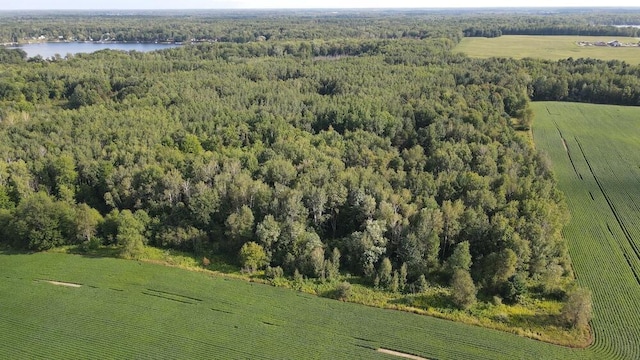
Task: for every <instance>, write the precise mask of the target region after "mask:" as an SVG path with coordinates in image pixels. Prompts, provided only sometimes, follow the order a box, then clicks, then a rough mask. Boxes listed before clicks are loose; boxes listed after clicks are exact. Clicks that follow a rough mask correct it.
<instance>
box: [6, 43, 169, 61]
mask: <svg viewBox="0 0 640 360" xmlns="http://www.w3.org/2000/svg"><path fill="white" fill-rule="evenodd" d="M177 46H181V45H177V44H153V43H145V44H141V43H92V42H50V43H38V44H24V45H20V46H18V47H10V48H11V49H15V48H18V49H22V50H24V51H25V52H26V53H27V56H28V57H34V56H38V55H40V56H42V57H43V58H45V59H46V58H52V57H54V56H55V55H56V54H59V55H60V56H62V57H65V56H66V55H67V54H79V53H92V52H95V51H98V50H104V49H112V50H124V51H131V50H135V51H140V52H148V51H154V50H160V49H169V48H172V47H177Z"/></svg>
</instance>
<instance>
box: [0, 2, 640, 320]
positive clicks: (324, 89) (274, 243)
mask: <svg viewBox="0 0 640 360" xmlns="http://www.w3.org/2000/svg"><path fill="white" fill-rule="evenodd" d="M636 15H637V14H636ZM69 16H70V15H69ZM485 16H486V17H490V18H491V19H494V21H495V23H496V24H507V15H504V14H498V15H482V16H471V15H464V14H463V15H450V16H446V14H441V13H436V14H421V15H420V14H419V15H416V16H409V15H407V14H400V15H398V14H396V13H393V14H391V15H378V14H374V15H372V14H368V13H367V14H364V15H361V16H344V17H342V16H335V17H331V16H326V15H322V16H320V15H317V14H315V13H314V14H312V15H308V16H282V15H278V16H274V17H273V18H269V17H260V18H259V21H257V19H256V18H251V17H248V18H245V17H238V18H235V17H233V16H229V17H220V18H217V19H216V20H215V21H212V20H210V19H209V18H206V17H191V16H185V17H184V18H178V19H175V18H169V17H166V18H158V19H156V18H152V19H151V20H149V21H144V22H139V19H138V18H137V17H113V18H106V17H98V18H94V17H92V16H84V15H80V16H79V17H78V18H77V21H74V22H73V23H71V22H67V21H65V18H64V17H59V16H54V17H43V18H35V17H21V16H18V17H10V18H8V19H7V20H6V21H4V19H3V24H2V25H0V37H1V38H2V39H4V40H5V41H16V39H23V38H25V37H32V36H40V35H42V34H45V35H46V36H52V37H56V36H60V35H58V34H63V36H65V38H68V39H71V38H78V39H81V38H80V34H84V35H83V36H86V37H91V38H97V37H98V36H100V34H104V33H109V34H117V35H116V39H117V40H137V41H154V40H168V39H173V40H175V41H178V38H180V39H190V38H206V39H215V40H217V41H218V42H216V43H206V44H199V45H189V46H183V47H179V48H173V49H168V50H164V51H158V52H153V53H139V52H130V53H125V52H117V51H109V50H105V51H99V52H97V53H94V54H90V55H87V54H82V55H76V56H73V55H71V56H67V57H65V58H62V57H58V58H55V59H48V60H45V59H41V58H29V59H27V58H26V56H25V54H24V52H23V51H21V50H7V49H0V209H1V210H0V232H1V233H2V234H1V237H0V238H1V239H2V240H3V241H5V242H6V243H8V244H10V245H11V246H14V247H19V248H26V249H31V250H45V249H49V248H51V247H55V246H59V245H63V244H78V245H81V246H85V247H94V246H100V245H117V246H119V247H120V248H121V249H122V253H123V255H124V256H128V257H135V256H136V254H137V253H139V251H140V249H141V248H142V247H143V246H144V245H145V244H151V245H155V246H159V247H169V248H177V249H183V250H187V251H192V252H195V253H197V254H204V255H207V254H211V253H214V254H226V255H227V256H228V257H229V258H231V259H235V258H236V256H237V255H238V254H241V259H243V261H244V262H246V261H249V260H250V261H251V264H252V265H251V266H261V265H268V266H269V269H270V271H276V272H277V271H278V270H274V269H281V270H279V271H284V273H285V274H289V275H293V274H295V273H299V274H302V275H304V276H307V277H311V278H314V277H317V278H327V277H332V276H335V274H336V273H337V271H339V270H342V271H349V272H351V273H354V274H357V275H361V276H363V277H364V278H365V279H366V280H367V281H368V282H370V283H372V284H376V285H377V286H381V287H384V288H388V289H395V290H397V289H398V287H399V286H400V288H401V289H402V290H408V289H416V288H419V287H420V286H421V285H420V284H422V283H423V282H424V281H425V280H428V281H432V282H445V283H446V282H451V284H452V285H453V286H454V288H456V287H458V288H461V289H462V290H461V291H460V294H465V293H469V294H471V297H474V296H475V290H473V291H471V292H470V291H469V287H475V286H478V287H479V288H481V289H482V291H484V292H485V293H487V294H489V295H492V294H500V295H501V296H503V297H504V298H505V299H508V300H510V301H517V299H518V296H519V294H520V293H521V292H522V291H524V287H523V285H522V284H523V282H525V281H540V282H542V281H547V283H549V282H551V283H557V282H558V281H559V280H558V279H559V278H561V277H563V276H564V277H570V276H571V275H570V273H571V267H570V261H569V259H568V255H567V252H566V248H565V243H564V242H563V240H562V238H561V235H560V231H561V229H562V226H563V224H564V223H565V221H566V220H567V217H568V213H567V210H566V207H565V204H564V200H563V197H562V195H561V194H560V193H559V192H558V190H557V189H556V186H555V182H554V179H553V176H552V174H551V172H550V169H549V162H548V160H547V159H546V157H545V156H544V155H542V154H540V153H538V152H537V151H536V150H535V149H534V148H533V147H532V145H531V144H530V142H529V141H528V140H527V139H526V137H524V136H521V135H518V134H517V132H516V128H522V129H526V128H528V126H529V124H530V121H531V119H532V113H531V111H530V109H529V101H530V99H544V100H573V101H589V102H605V103H617V104H632V105H640V84H639V83H638V82H639V80H638V78H639V77H638V74H639V73H640V68H638V67H634V66H630V65H627V64H625V63H622V62H601V61H596V60H588V59H587V60H585V59H577V60H576V59H568V60H566V61H561V62H548V61H540V60H533V59H525V60H521V61H520V60H511V59H487V60H480V59H470V58H467V57H465V56H464V55H460V54H453V53H452V52H451V49H452V48H453V47H454V46H455V45H456V43H457V42H458V41H459V39H460V38H461V37H462V35H463V32H462V31H463V30H464V29H465V28H467V27H468V26H472V25H473V24H474V23H480V22H482V23H485V22H484V21H485V20H484V17H485ZM559 16H565V15H563V14H559V15H558V14H556V15H550V17H548V18H547V17H544V16H542V15H541V16H540V19H546V20H541V22H542V23H543V24H551V26H554V25H553V24H555V22H554V21H555V20H549V19H556V18H557V17H559ZM567 16H569V18H572V16H574V15H567ZM589 16H590V17H591V18H593V19H599V22H601V23H605V22H606V21H614V20H615V19H619V20H620V21H625V22H627V23H631V22H632V21H634V20H633V19H634V18H632V17H629V18H622V16H623V15H622V14H620V13H613V14H604V15H595V14H592V15H589ZM61 18H62V20H60V19H61ZM587 18H589V17H587ZM526 19H529V18H527V17H525V16H524V15H518V16H515V17H513V19H512V21H511V22H510V23H509V24H511V25H510V26H514V27H518V26H522V27H523V28H527V27H528V26H532V27H535V26H538V25H536V24H537V21H530V22H526V21H525V20H526ZM534 19H535V18H534ZM580 19H582V18H580ZM67 20H68V19H67ZM615 21H618V20H615ZM573 23H575V24H576V25H575V26H576V27H580V26H582V24H583V22H582V20H580V21H578V20H576V21H575V22H573ZM573 23H571V22H570V23H569V24H573ZM527 24H528V25H527ZM531 24H533V25H531ZM500 26H502V25H500ZM572 26H573V25H572ZM94 33H95V34H94ZM120 36H121V37H120ZM256 259H257V260H256ZM549 279H551V280H549ZM469 284H470V285H469ZM549 289H551V290H552V289H554V287H553V286H551V287H549ZM468 300H469V296H466V297H462V298H461V299H460V301H459V304H460V306H461V307H465V306H466V304H467V302H468Z"/></svg>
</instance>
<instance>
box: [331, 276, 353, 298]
mask: <svg viewBox="0 0 640 360" xmlns="http://www.w3.org/2000/svg"><path fill="white" fill-rule="evenodd" d="M349 296H351V284H350V283H348V282H346V281H343V282H341V283H340V284H338V286H336V289H335V291H334V298H335V299H337V300H341V301H346V300H347V299H349Z"/></svg>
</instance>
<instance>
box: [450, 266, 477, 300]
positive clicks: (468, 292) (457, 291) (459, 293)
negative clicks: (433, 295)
mask: <svg viewBox="0 0 640 360" xmlns="http://www.w3.org/2000/svg"><path fill="white" fill-rule="evenodd" d="M476 293H477V290H476V286H475V285H474V284H473V279H471V274H469V272H468V271H465V270H462V269H459V268H458V269H455V270H454V272H453V277H452V279H451V298H452V300H453V303H454V304H455V305H456V306H457V307H459V308H460V309H468V308H470V307H471V306H472V305H473V304H475V302H476Z"/></svg>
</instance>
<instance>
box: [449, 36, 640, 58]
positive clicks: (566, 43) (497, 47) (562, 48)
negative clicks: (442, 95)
mask: <svg viewBox="0 0 640 360" xmlns="http://www.w3.org/2000/svg"><path fill="white" fill-rule="evenodd" d="M611 40H618V41H620V42H623V43H631V42H634V43H637V42H638V41H640V39H635V38H613V37H606V36H601V37H598V36H525V35H509V36H500V37H497V38H481V37H473V38H464V39H462V41H461V42H460V44H459V45H458V46H457V47H456V48H455V51H456V52H461V53H465V54H467V55H469V56H471V57H477V58H490V57H512V58H516V59H522V58H526V57H530V58H538V59H549V60H560V59H566V58H569V57H573V58H574V59H577V58H594V59H601V60H624V61H626V62H628V63H630V64H640V47H618V48H613V47H598V46H578V44H577V42H578V41H590V42H596V41H604V42H607V41H611Z"/></svg>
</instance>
